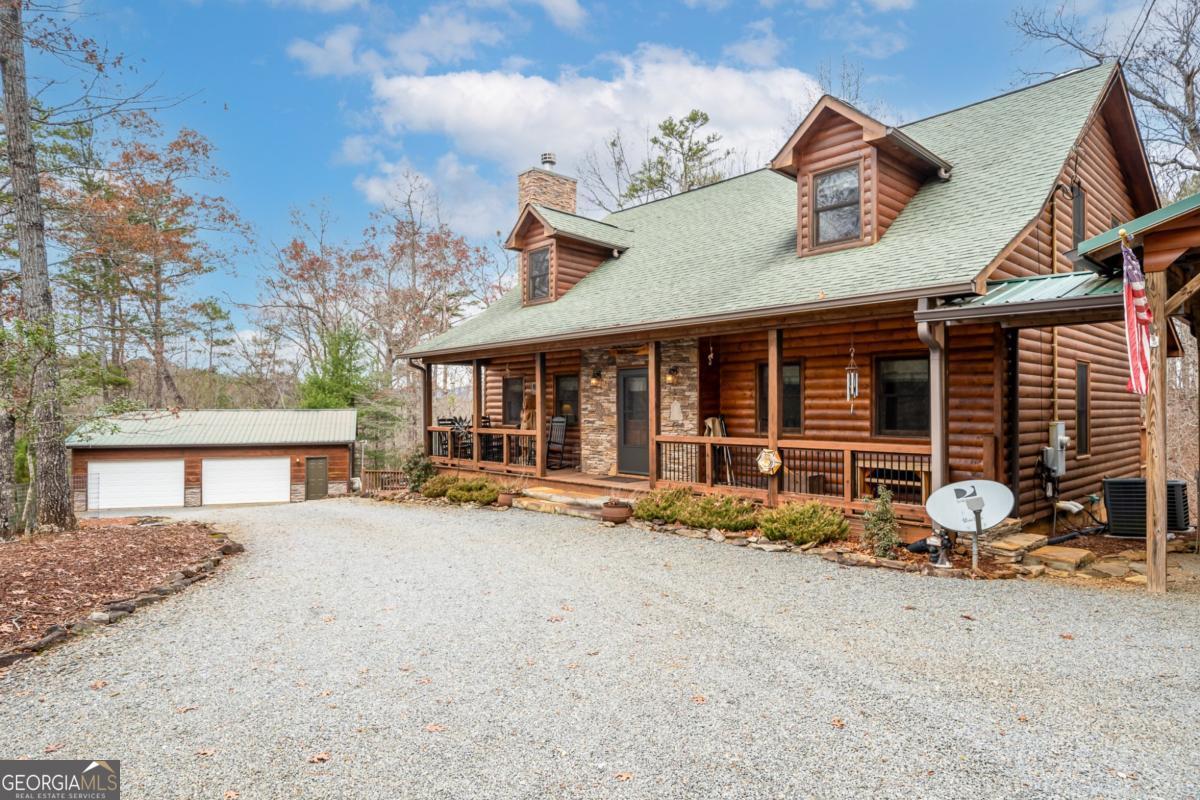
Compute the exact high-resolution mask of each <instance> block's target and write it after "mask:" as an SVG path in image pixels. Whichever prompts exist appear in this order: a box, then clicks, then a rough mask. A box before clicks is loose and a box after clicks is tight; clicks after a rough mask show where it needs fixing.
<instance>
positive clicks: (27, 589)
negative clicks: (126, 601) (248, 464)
mask: <svg viewBox="0 0 1200 800" xmlns="http://www.w3.org/2000/svg"><path fill="white" fill-rule="evenodd" d="M140 522H141V524H138V523H139V520H134V519H131V518H123V519H103V520H82V521H81V523H80V529H79V530H76V531H71V532H68V533H52V534H40V535H35V536H32V537H29V538H26V539H20V540H17V541H12V542H5V543H0V651H5V650H9V649H12V648H17V647H21V646H24V645H27V644H30V643H32V642H34V641H37V640H38V639H39V638H40V637H42V636H43V635H44V634H45V633H46V631H47V629H49V628H50V627H51V626H54V625H66V624H67V623H70V622H74V621H76V620H79V619H81V618H86V617H87V616H88V614H89V613H90V612H91V611H93V610H94V609H96V607H97V606H99V605H101V604H103V603H105V602H109V601H113V600H119V599H122V598H128V597H131V596H133V595H136V594H138V593H140V592H146V591H150V590H151V589H153V588H154V587H155V586H158V585H160V584H162V583H164V582H165V581H166V580H167V579H168V578H169V576H171V575H172V574H173V573H175V572H176V571H178V570H180V569H182V568H183V567H185V566H187V565H189V564H194V563H195V562H197V561H199V560H201V559H204V558H206V557H208V556H210V555H212V554H213V552H214V551H215V550H216V547H217V546H218V545H217V543H216V541H215V540H214V531H213V530H212V528H210V527H209V526H207V525H200V524H197V523H192V522H179V523H169V524H167V523H161V522H157V521H154V520H152V519H151V520H141V521H140Z"/></svg>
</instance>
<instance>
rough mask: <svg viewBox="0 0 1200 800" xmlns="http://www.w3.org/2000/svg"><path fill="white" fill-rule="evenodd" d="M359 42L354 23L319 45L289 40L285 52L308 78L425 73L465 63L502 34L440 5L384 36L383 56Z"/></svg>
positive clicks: (360, 32)
mask: <svg viewBox="0 0 1200 800" xmlns="http://www.w3.org/2000/svg"><path fill="white" fill-rule="evenodd" d="M363 38H364V31H363V30H362V28H360V27H358V26H357V25H339V26H338V27H336V28H334V29H333V30H331V31H330V32H329V33H327V34H325V37H324V38H323V39H322V40H321V41H320V42H311V41H308V40H306V39H295V40H293V41H292V42H291V44H289V45H288V48H287V52H288V55H290V56H291V57H292V58H294V59H296V60H297V61H300V62H301V63H303V64H304V67H305V69H306V70H307V71H308V72H309V73H310V74H312V75H336V76H345V75H353V74H355V73H375V72H379V71H380V70H383V69H389V68H390V69H401V70H404V71H407V72H424V71H425V70H427V69H429V68H430V67H431V66H433V65H434V64H457V63H461V62H462V61H469V60H471V59H473V58H474V57H475V55H476V50H475V48H476V47H477V46H479V45H495V44H499V43H500V41H501V40H503V38H504V34H503V32H502V31H501V30H500V28H498V27H497V26H495V25H491V24H488V23H485V22H482V21H480V20H478V19H473V18H471V17H468V16H466V15H465V14H463V13H462V12H461V11H454V10H451V9H448V8H446V7H444V6H439V7H436V8H434V9H432V10H430V11H428V12H426V13H423V14H421V16H419V17H418V18H417V20H416V22H414V23H413V24H412V25H411V26H410V27H408V28H407V29H405V30H404V31H402V32H400V33H396V34H392V35H391V36H388V37H387V38H386V40H385V41H386V44H385V47H384V53H380V52H379V51H378V50H375V49H372V48H369V47H361V46H360V45H361V44H362V39H363Z"/></svg>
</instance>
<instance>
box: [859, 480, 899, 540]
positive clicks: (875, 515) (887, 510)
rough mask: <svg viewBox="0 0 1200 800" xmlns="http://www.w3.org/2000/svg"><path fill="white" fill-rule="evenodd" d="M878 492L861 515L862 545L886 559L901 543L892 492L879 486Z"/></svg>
mask: <svg viewBox="0 0 1200 800" xmlns="http://www.w3.org/2000/svg"><path fill="white" fill-rule="evenodd" d="M878 491H879V496H878V497H876V498H875V500H874V501H872V503H871V508H870V509H868V510H867V512H866V513H865V514H863V532H862V543H863V544H865V545H866V546H867V547H869V548H871V550H872V551H874V553H875V555H877V556H879V557H880V558H888V557H890V556H891V555H892V554H893V552H894V551H895V549H896V548H897V547H899V546H900V545H901V544H903V541H902V540H901V539H900V522H899V521H898V520H897V519H896V509H895V508H894V507H893V506H892V492H891V490H890V489H888V488H887V487H886V486H880V487H879V490H878Z"/></svg>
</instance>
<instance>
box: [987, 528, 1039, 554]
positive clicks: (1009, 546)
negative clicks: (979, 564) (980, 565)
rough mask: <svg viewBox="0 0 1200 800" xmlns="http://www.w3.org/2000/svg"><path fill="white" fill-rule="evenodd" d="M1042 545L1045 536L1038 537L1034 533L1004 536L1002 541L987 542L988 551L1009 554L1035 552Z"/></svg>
mask: <svg viewBox="0 0 1200 800" xmlns="http://www.w3.org/2000/svg"><path fill="white" fill-rule="evenodd" d="M1044 544H1046V537H1045V536H1038V535H1037V534H1036V533H1018V534H1016V535H1015V536H1005V537H1004V538H1003V539H996V540H994V541H991V542H988V544H987V547H988V549H990V550H997V551H1003V552H1006V553H1011V552H1015V551H1017V550H1036V549H1037V548H1039V547H1041V546H1043V545H1044Z"/></svg>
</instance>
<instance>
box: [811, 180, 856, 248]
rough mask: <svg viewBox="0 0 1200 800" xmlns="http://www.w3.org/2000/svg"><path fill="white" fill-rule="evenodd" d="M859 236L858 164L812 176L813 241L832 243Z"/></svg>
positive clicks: (825, 243) (824, 243)
mask: <svg viewBox="0 0 1200 800" xmlns="http://www.w3.org/2000/svg"><path fill="white" fill-rule="evenodd" d="M861 235H862V202H861V201H860V199H859V181H858V165H857V164H855V165H854V166H851V167H841V168H839V169H833V170H830V171H829V172H822V173H821V174H820V175H816V176H814V177H813V240H814V241H815V243H816V245H817V246H818V247H820V246H821V245H827V244H836V243H837V242H846V241H850V240H852V239H857V238H859V236H861Z"/></svg>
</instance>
